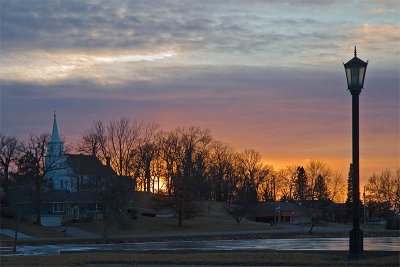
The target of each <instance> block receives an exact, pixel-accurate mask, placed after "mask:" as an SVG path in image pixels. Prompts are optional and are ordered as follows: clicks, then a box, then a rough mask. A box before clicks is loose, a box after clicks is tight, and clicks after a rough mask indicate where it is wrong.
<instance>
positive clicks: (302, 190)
mask: <svg viewBox="0 0 400 267" xmlns="http://www.w3.org/2000/svg"><path fill="white" fill-rule="evenodd" d="M308 196H309V188H308V182H307V174H306V171H305V170H304V168H303V167H302V166H301V167H297V173H296V181H295V191H294V199H295V200H296V201H304V200H307V198H308Z"/></svg>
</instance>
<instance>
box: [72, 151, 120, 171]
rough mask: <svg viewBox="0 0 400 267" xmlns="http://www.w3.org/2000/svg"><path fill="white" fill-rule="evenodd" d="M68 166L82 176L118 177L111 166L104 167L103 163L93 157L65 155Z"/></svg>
mask: <svg viewBox="0 0 400 267" xmlns="http://www.w3.org/2000/svg"><path fill="white" fill-rule="evenodd" d="M65 156H66V160H67V164H68V166H69V167H70V168H71V169H72V170H73V171H74V172H75V173H76V174H79V175H82V176H105V175H111V176H116V173H115V172H114V171H113V169H112V168H111V167H110V166H107V165H103V164H102V163H101V161H100V160H99V159H98V158H97V157H96V156H93V155H83V154H77V155H76V154H65Z"/></svg>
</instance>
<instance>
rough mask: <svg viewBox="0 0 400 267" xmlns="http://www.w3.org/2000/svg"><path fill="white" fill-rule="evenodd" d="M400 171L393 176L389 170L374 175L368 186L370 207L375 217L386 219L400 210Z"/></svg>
mask: <svg viewBox="0 0 400 267" xmlns="http://www.w3.org/2000/svg"><path fill="white" fill-rule="evenodd" d="M399 180H400V170H397V171H396V174H395V175H393V174H392V172H391V171H390V170H388V169H386V170H384V171H382V172H381V174H380V175H377V174H375V173H374V174H373V175H372V176H371V177H370V178H369V179H368V183H367V186H366V189H367V192H368V206H369V207H370V210H372V213H373V214H374V213H375V216H384V217H386V218H388V217H390V216H391V215H393V214H394V213H395V212H396V211H397V210H398V209H399V205H400V204H399V194H400V193H399V192H400V188H399V186H400V182H399Z"/></svg>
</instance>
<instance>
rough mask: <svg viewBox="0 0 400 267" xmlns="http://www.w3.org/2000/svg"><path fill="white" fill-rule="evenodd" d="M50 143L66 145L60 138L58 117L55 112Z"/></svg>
mask: <svg viewBox="0 0 400 267" xmlns="http://www.w3.org/2000/svg"><path fill="white" fill-rule="evenodd" d="M50 143H64V142H63V141H61V139H60V136H59V135H58V128H57V117H56V112H55V111H54V120H53V131H52V132H51V139H50Z"/></svg>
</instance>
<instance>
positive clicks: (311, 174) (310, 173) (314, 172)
mask: <svg viewBox="0 0 400 267" xmlns="http://www.w3.org/2000/svg"><path fill="white" fill-rule="evenodd" d="M305 170H306V173H307V177H308V181H309V185H308V186H309V188H310V199H311V205H312V203H313V200H314V199H315V198H316V196H315V182H316V180H317V178H318V176H319V175H321V176H322V177H324V179H325V180H326V181H330V179H331V173H332V172H331V170H330V168H329V167H328V165H327V164H326V163H325V162H324V161H321V160H310V162H309V163H308V165H307V166H306V168H305Z"/></svg>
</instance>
